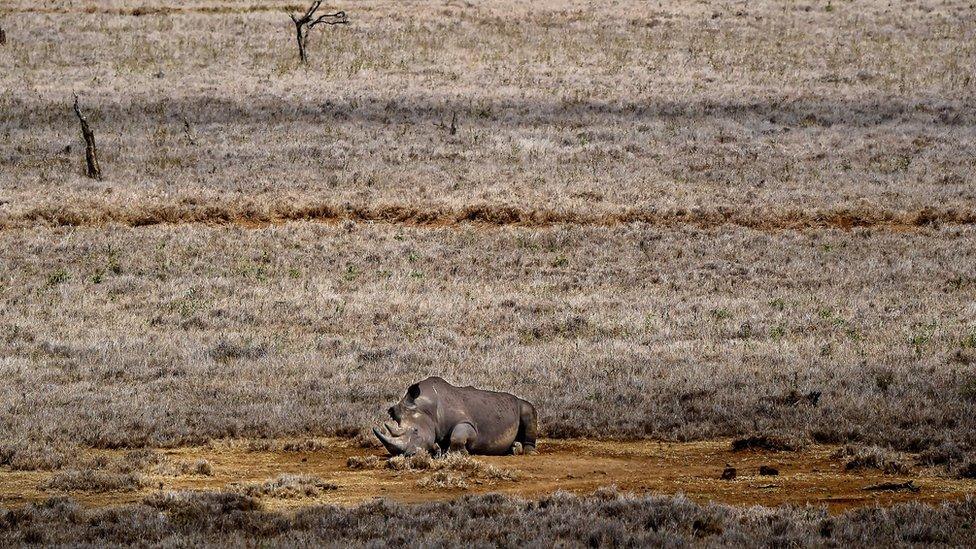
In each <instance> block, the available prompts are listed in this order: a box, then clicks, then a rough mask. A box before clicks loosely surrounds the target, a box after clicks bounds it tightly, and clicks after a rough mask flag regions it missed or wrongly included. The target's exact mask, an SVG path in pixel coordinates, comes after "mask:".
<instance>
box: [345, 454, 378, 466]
mask: <svg viewBox="0 0 976 549" xmlns="http://www.w3.org/2000/svg"><path fill="white" fill-rule="evenodd" d="M387 461H388V460H386V459H384V458H381V457H379V456H350V457H349V459H348V460H346V467H348V468H350V469H386V467H387Z"/></svg>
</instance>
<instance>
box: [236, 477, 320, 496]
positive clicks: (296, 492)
mask: <svg viewBox="0 0 976 549" xmlns="http://www.w3.org/2000/svg"><path fill="white" fill-rule="evenodd" d="M338 488H339V486H338V485H336V484H334V483H332V482H326V481H324V480H322V479H321V478H319V477H317V476H314V475H292V474H287V473H286V474H282V475H279V476H278V477H277V478H275V479H272V480H268V481H265V482H263V483H233V484H231V485H230V489H231V491H232V492H235V493H238V494H241V495H244V496H248V497H252V498H260V497H271V498H280V499H291V498H314V497H319V496H321V495H323V494H325V493H326V492H330V491H332V490H336V489H338Z"/></svg>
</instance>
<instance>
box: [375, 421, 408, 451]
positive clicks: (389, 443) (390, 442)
mask: <svg viewBox="0 0 976 549" xmlns="http://www.w3.org/2000/svg"><path fill="white" fill-rule="evenodd" d="M373 434H374V435H376V438H378V439H379V440H380V442H382V443H383V446H385V447H386V451H387V452H389V453H390V454H392V455H394V456H396V455H399V454H402V453H403V452H405V451H406V449H407V448H406V444H404V443H403V442H401V441H399V440H397V439H396V438H390V437H388V436H386V435H384V434H383V431H380V430H379V429H377V428H376V427H373Z"/></svg>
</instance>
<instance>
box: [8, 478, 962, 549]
mask: <svg viewBox="0 0 976 549" xmlns="http://www.w3.org/2000/svg"><path fill="white" fill-rule="evenodd" d="M974 513H976V500H973V499H970V500H964V501H957V502H949V503H946V504H945V505H939V506H935V505H928V504H923V503H919V502H913V503H908V504H901V505H896V506H893V507H887V508H881V507H869V508H865V509H858V510H855V511H851V512H847V513H844V514H839V515H832V514H830V513H828V511H827V509H825V508H816V507H810V506H803V507H795V506H782V507H777V508H772V509H770V508H765V507H758V506H757V507H731V506H727V505H722V504H709V505H707V506H703V505H699V504H697V503H695V502H693V501H691V500H689V499H687V498H685V497H683V496H676V497H668V496H652V495H645V496H633V495H627V494H622V493H620V492H617V491H615V490H612V489H610V490H601V491H600V492H598V493H595V494H593V495H589V496H579V497H578V496H574V495H571V494H566V493H564V492H558V493H556V494H553V495H551V496H547V497H544V498H542V499H540V500H528V501H527V500H523V499H519V498H513V497H508V496H504V495H500V494H489V495H484V496H474V497H467V498H459V499H455V500H453V501H449V502H432V503H422V504H411V505H403V504H397V503H394V502H390V501H387V500H381V501H374V502H369V503H365V504H363V505H360V506H357V507H353V508H343V507H335V506H328V505H323V506H312V507H309V508H306V509H303V510H301V511H298V512H293V511H289V512H267V511H264V510H262V508H261V502H260V501H259V500H257V499H255V498H251V497H247V496H243V495H240V494H236V493H230V492H217V493H214V492H156V493H153V494H152V495H150V496H148V497H146V498H145V499H144V500H143V502H142V504H141V505H140V504H137V505H125V506H121V507H117V508H113V509H85V508H83V507H81V506H79V505H78V504H76V503H74V502H72V501H71V500H69V499H66V498H52V499H51V500H48V501H46V502H42V503H36V504H28V505H25V506H23V507H19V508H16V509H10V510H0V545H2V546H5V547H10V546H20V545H24V544H26V543H33V544H44V545H51V546H55V545H56V546H117V545H125V546H166V547H201V546H219V547H255V546H258V547H265V546H268V547H271V546H274V547H278V546H288V547H292V546H303V547H318V546H328V547H332V546H343V547H345V546H352V547H360V546H377V547H379V546H404V545H410V546H417V547H428V546H438V547H441V546H478V547H482V546H484V547H497V546H501V547H510V546H514V545H519V546H526V547H543V546H546V547H548V546H552V545H558V546H567V547H585V546H591V547H662V546H667V547H688V546H708V547H727V546H734V547H766V546H775V547H784V546H788V547H899V546H927V545H936V546H952V547H965V546H972V545H973V544H976V530H974V529H973V527H972V524H973V516H974Z"/></svg>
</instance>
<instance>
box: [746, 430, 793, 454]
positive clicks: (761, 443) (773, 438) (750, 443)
mask: <svg viewBox="0 0 976 549" xmlns="http://www.w3.org/2000/svg"><path fill="white" fill-rule="evenodd" d="M804 446H806V441H805V440H803V439H800V438H798V437H796V436H790V435H783V434H772V433H763V434H755V435H748V436H745V437H740V438H737V439H735V440H733V441H732V451H734V452H741V451H743V450H769V451H772V452H796V451H798V450H801V449H803V447H804Z"/></svg>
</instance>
